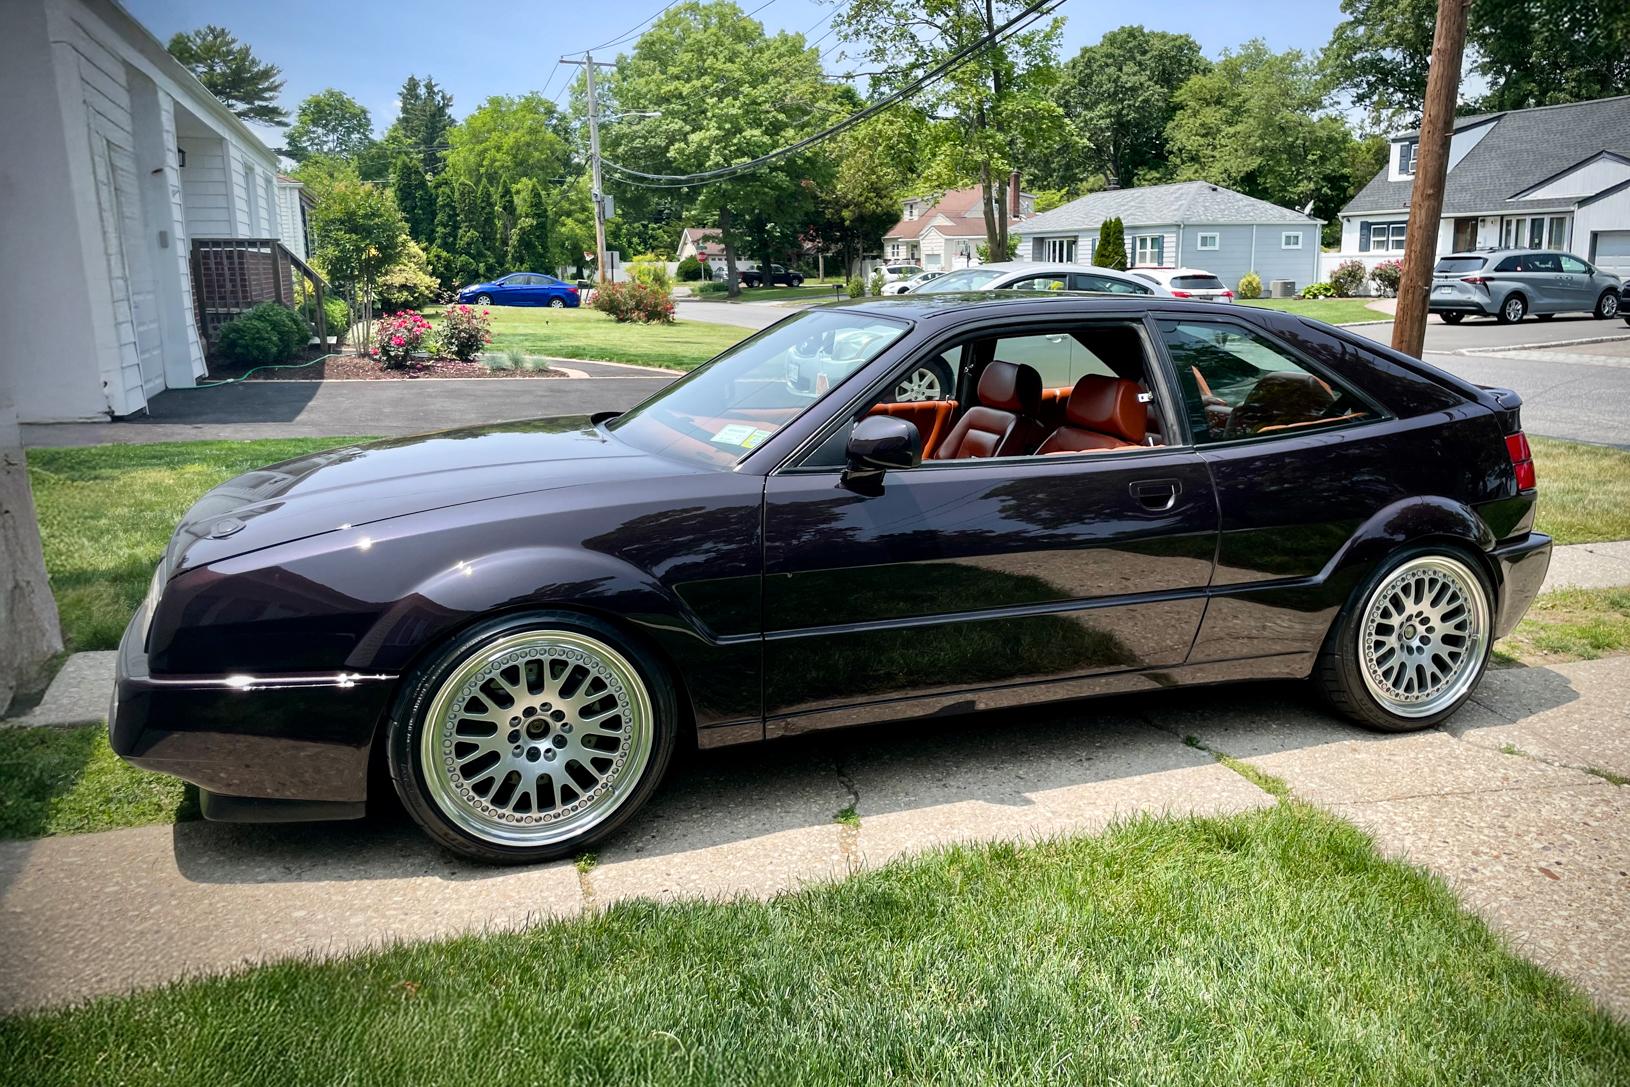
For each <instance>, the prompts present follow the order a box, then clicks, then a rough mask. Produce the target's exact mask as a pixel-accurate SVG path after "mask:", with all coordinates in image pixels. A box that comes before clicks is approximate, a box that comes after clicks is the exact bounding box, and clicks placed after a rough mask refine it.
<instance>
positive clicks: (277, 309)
mask: <svg viewBox="0 0 1630 1087" xmlns="http://www.w3.org/2000/svg"><path fill="white" fill-rule="evenodd" d="M244 317H249V318H252V319H254V320H257V321H265V322H266V323H267V324H268V325H269V326H271V327H272V328H273V329H276V330H277V336H278V341H279V343H280V344H281V348H280V351H281V353H280V354H279V355H278V357H279V358H285V359H287V358H293V357H294V356H295V355H298V354H299V353H300V352H301V351H303V350H304V349H305V347H306V345H307V344H309V343H310V342H311V326H310V325H308V324H306V319H305V318H304V317H302V316H300V315H299V314H298V313H296V312H294V311H293V310H292V309H289V308H288V307H287V306H280V305H278V304H277V303H276V302H262V303H261V304H260V305H258V306H256V307H255V308H254V309H252V310H250V311H249V312H248V313H246V314H244Z"/></svg>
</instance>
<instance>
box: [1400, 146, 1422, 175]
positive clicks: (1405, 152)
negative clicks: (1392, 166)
mask: <svg viewBox="0 0 1630 1087" xmlns="http://www.w3.org/2000/svg"><path fill="white" fill-rule="evenodd" d="M1420 146H1421V141H1419V140H1405V141H1404V142H1403V143H1401V144H1399V145H1398V172H1399V173H1400V174H1402V175H1403V176H1405V177H1413V176H1414V175H1415V153H1416V152H1417V151H1418V150H1419V149H1420Z"/></svg>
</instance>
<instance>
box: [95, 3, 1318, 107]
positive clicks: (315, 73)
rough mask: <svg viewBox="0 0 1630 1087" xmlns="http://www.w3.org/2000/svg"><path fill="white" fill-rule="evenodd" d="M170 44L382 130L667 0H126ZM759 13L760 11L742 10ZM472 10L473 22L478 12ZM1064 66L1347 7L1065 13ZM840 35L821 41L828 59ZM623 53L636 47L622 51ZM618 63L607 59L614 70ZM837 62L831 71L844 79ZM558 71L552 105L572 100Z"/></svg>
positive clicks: (790, 24)
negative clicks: (225, 49) (425, 95)
mask: <svg viewBox="0 0 1630 1087" xmlns="http://www.w3.org/2000/svg"><path fill="white" fill-rule="evenodd" d="M123 2H124V4H125V6H126V7H127V8H129V10H130V11H131V12H132V14H134V15H135V16H136V18H138V19H140V20H141V21H142V22H143V23H144V24H146V26H147V28H148V29H149V30H151V31H152V32H153V33H154V34H155V35H157V36H158V37H159V38H160V40H168V39H169V37H170V35H171V34H174V33H175V32H176V31H178V30H190V29H193V28H195V27H200V26H203V25H204V24H206V23H218V24H220V25H222V26H225V27H226V28H227V29H228V30H230V31H232V32H233V33H234V34H236V35H237V36H238V37H239V38H241V39H242V40H244V41H246V42H248V43H249V45H250V46H251V47H252V48H253V49H254V50H255V52H256V53H257V54H258V55H259V56H260V57H261V58H262V59H265V60H268V61H271V62H272V63H274V64H277V65H279V66H281V67H282V69H283V75H284V77H285V79H286V80H287V84H286V85H285V86H284V88H283V96H284V102H283V104H284V105H285V106H286V107H287V108H288V109H289V110H290V112H291V113H292V112H293V109H294V106H295V105H296V104H297V103H298V102H299V101H300V100H301V99H302V98H304V97H305V96H306V95H309V94H312V93H314V92H316V91H320V90H322V89H323V88H324V87H338V88H339V89H341V90H343V91H345V92H346V93H348V94H350V95H351V96H352V97H354V98H356V99H357V100H358V101H360V102H361V103H362V104H363V105H365V106H367V107H368V109H369V111H370V112H371V113H372V114H373V120H374V125H375V127H376V128H378V129H380V130H381V131H383V129H384V128H385V127H386V126H387V125H389V123H390V121H391V119H392V117H393V116H394V114H395V109H396V105H395V103H396V93H397V91H398V90H399V89H400V87H401V86H402V80H403V79H405V78H406V77H407V76H408V74H409V73H417V74H418V75H421V76H423V75H425V74H429V75H433V76H435V77H436V81H437V82H438V83H439V84H441V85H442V86H444V87H445V88H447V89H448V90H449V91H451V92H452V94H453V112H454V114H455V115H457V116H459V117H462V116H463V115H464V114H466V113H468V112H469V111H470V110H471V109H474V108H475V107H476V106H477V105H479V104H480V103H481V102H482V101H483V100H484V99H486V98H487V97H488V96H490V95H494V94H523V93H525V92H527V91H534V90H543V89H545V81H546V80H549V79H550V73H551V71H552V70H554V69H555V61H556V59H557V58H558V57H559V56H560V55H561V54H562V53H565V52H570V51H573V50H577V51H581V50H583V49H585V48H588V47H590V46H593V45H597V44H599V43H600V42H604V41H607V40H609V39H611V38H613V37H615V36H618V35H621V34H622V33H623V32H624V31H627V30H629V29H631V28H632V27H634V25H635V24H637V23H639V22H640V21H641V20H644V19H646V18H647V17H649V16H651V15H653V14H655V13H656V12H658V11H659V10H661V9H662V7H663V6H664V5H665V3H666V2H667V0H598V2H595V0H587V2H585V0H552V2H548V3H538V2H536V0H534V2H531V3H527V2H524V0H523V2H516V3H509V4H498V5H487V7H488V10H501V11H502V12H503V13H504V14H502V15H500V16H490V15H476V16H467V15H462V14H460V9H461V8H464V5H462V4H458V3H449V2H448V0H436V2H428V0H324V2H317V0H276V2H274V3H266V2H264V0H262V2H258V3H237V2H231V0H123ZM738 2H739V3H741V6H742V7H743V8H744V9H745V10H747V11H752V10H753V9H754V8H755V7H758V6H759V5H760V4H761V3H763V0H738ZM466 10H474V7H473V6H471V7H470V8H469V9H466ZM832 10H833V5H832V4H830V3H823V2H821V0H771V2H770V3H769V4H768V5H767V6H765V7H764V8H763V10H762V11H760V12H759V13H758V14H757V15H756V16H755V17H756V18H758V19H759V20H760V21H761V22H763V23H764V24H765V26H766V27H767V28H769V29H770V30H771V31H775V30H791V31H803V30H805V29H807V28H809V27H810V26H811V25H813V24H817V23H818V22H819V25H816V26H815V29H814V30H813V31H812V32H811V34H810V35H809V36H810V38H811V39H813V38H816V37H818V36H820V35H821V34H824V33H825V32H826V31H827V29H828V28H829V26H830V24H829V23H826V22H820V20H823V19H824V18H825V17H826V16H827V15H829V14H830V13H831V12H832ZM1059 14H1061V15H1063V16H1065V24H1064V55H1065V56H1071V55H1073V54H1074V53H1075V52H1076V51H1077V50H1078V49H1080V48H1081V47H1082V46H1083V45H1089V44H1091V43H1092V42H1095V41H1097V40H1098V38H1099V37H1100V36H1101V35H1102V34H1103V33H1104V32H1105V31H1106V30H1112V29H1114V28H1115V27H1117V26H1120V25H1122V24H1124V23H1128V22H1142V24H1143V25H1144V26H1146V27H1148V28H1150V29H1151V30H1171V31H1186V32H1188V33H1190V34H1192V35H1194V37H1195V39H1196V40H1197V41H1199V43H1200V45H1201V47H1202V48H1203V49H1204V50H1205V51H1206V53H1207V55H1209V56H1213V57H1214V56H1216V55H1217V53H1218V52H1219V51H1221V50H1222V49H1224V48H1225V47H1228V46H1233V45H1238V44H1239V43H1240V42H1242V41H1245V40H1246V39H1248V38H1251V37H1261V38H1264V39H1266V40H1267V42H1268V44H1269V45H1270V46H1272V47H1273V48H1275V49H1290V48H1297V49H1304V50H1310V51H1311V50H1315V49H1319V48H1321V47H1322V46H1323V45H1324V44H1325V43H1326V42H1327V41H1328V40H1329V38H1330V31H1331V30H1332V29H1333V28H1334V27H1335V25H1336V23H1337V22H1338V21H1340V19H1341V12H1340V4H1339V0H1250V2H1249V3H1246V2H1245V0H1157V2H1155V3H1145V4H1124V3H1100V2H1095V0H1068V2H1067V3H1065V5H1064V7H1063V8H1062V9H1061V11H1060V12H1059ZM836 42H837V36H836V35H832V36H831V37H829V38H827V39H826V40H825V41H823V42H821V44H820V48H821V49H822V50H823V51H824V50H826V49H827V48H828V47H830V46H833V45H835V44H836ZM622 48H624V49H626V48H628V46H626V45H625V46H623V47H622ZM608 59H609V58H608ZM839 63H840V61H839V54H838V53H836V52H834V53H833V54H831V55H830V56H828V57H827V59H826V64H827V67H828V69H829V70H837V69H836V65H838V64H839ZM564 82H565V71H564V70H561V71H555V72H554V76H553V81H552V84H551V85H550V86H549V87H548V88H547V89H548V91H549V93H550V94H551V95H554V94H555V93H556V92H557V91H558V90H561V89H563V87H564Z"/></svg>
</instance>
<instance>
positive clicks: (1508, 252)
mask: <svg viewBox="0 0 1630 1087" xmlns="http://www.w3.org/2000/svg"><path fill="white" fill-rule="evenodd" d="M1427 309H1428V310H1430V311H1431V312H1432V313H1435V314H1437V315H1438V316H1439V317H1441V318H1442V319H1443V320H1444V321H1445V322H1446V323H1448V324H1451V325H1452V324H1457V323H1458V322H1459V321H1460V319H1461V318H1463V317H1465V316H1466V315H1467V314H1469V313H1470V314H1480V315H1482V316H1484V317H1493V318H1495V319H1496V320H1497V321H1499V322H1500V323H1501V324H1511V323H1513V322H1515V321H1520V320H1522V319H1523V318H1524V317H1526V316H1528V315H1529V314H1530V313H1532V314H1533V315H1534V316H1536V317H1538V318H1540V319H1541V320H1545V319H1547V318H1550V317H1552V316H1554V315H1556V314H1558V313H1590V314H1594V315H1595V316H1596V317H1597V318H1598V319H1601V320H1606V319H1609V318H1613V317H1617V316H1618V315H1619V277H1618V276H1616V275H1612V274H1610V273H1608V272H1604V271H1601V270H1600V269H1598V268H1593V267H1592V266H1591V265H1590V263H1589V262H1588V261H1585V260H1581V259H1580V258H1579V257H1576V256H1574V255H1573V254H1572V253H1557V252H1553V251H1550V250H1545V249H1484V250H1479V251H1477V252H1472V253H1451V254H1449V255H1448V256H1446V257H1443V258H1441V259H1439V261H1438V263H1437V267H1435V268H1433V269H1432V297H1431V300H1430V301H1429V302H1428V304H1427Z"/></svg>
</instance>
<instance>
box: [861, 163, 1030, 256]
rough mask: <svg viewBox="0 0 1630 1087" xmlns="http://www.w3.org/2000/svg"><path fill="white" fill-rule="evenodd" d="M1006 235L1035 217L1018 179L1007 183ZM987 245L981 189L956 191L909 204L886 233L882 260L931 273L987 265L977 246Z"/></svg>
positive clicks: (971, 188) (927, 197)
mask: <svg viewBox="0 0 1630 1087" xmlns="http://www.w3.org/2000/svg"><path fill="white" fill-rule="evenodd" d="M1007 199H1008V209H1007V214H1008V221H1009V226H1008V231H1009V233H1010V234H1011V233H1013V232H1014V231H1016V230H1017V229H1018V227H1017V224H1018V223H1019V221H1020V220H1022V219H1024V218H1025V217H1027V216H1029V215H1033V214H1035V210H1036V198H1035V197H1034V196H1032V195H1030V194H1029V193H1027V192H1021V191H1020V190H1019V175H1018V174H1014V175H1013V176H1012V178H1010V179H1009V181H1008V188H1007ZM984 242H985V205H984V199H983V196H982V194H981V189H980V186H978V185H971V186H969V187H968V188H966V189H952V190H950V191H949V192H946V193H942V194H940V195H939V196H938V197H933V196H918V197H912V198H911V199H909V200H907V201H905V205H904V207H902V208H901V213H900V221H899V222H898V223H896V224H894V226H893V227H892V228H891V229H890V230H889V232H888V233H887V234H885V235H883V262H884V263H886V264H895V263H909V264H920V265H921V266H922V267H924V268H926V269H928V270H929V271H931V272H948V271H950V270H951V269H953V268H971V267H974V266H975V265H978V264H982V263H984V262H983V261H981V260H980V259H979V247H980V246H981V245H983V244H984Z"/></svg>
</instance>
